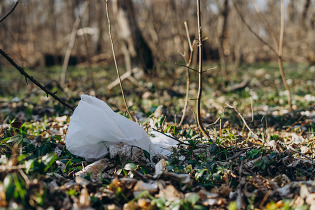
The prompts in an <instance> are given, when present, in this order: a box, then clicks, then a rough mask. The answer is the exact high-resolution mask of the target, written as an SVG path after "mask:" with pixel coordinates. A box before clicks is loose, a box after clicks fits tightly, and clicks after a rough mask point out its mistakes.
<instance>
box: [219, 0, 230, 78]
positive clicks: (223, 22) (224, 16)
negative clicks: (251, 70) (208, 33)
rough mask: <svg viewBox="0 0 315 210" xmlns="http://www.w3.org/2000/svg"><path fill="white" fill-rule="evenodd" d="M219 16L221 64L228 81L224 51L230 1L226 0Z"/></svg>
mask: <svg viewBox="0 0 315 210" xmlns="http://www.w3.org/2000/svg"><path fill="white" fill-rule="evenodd" d="M220 13H221V14H220V17H219V23H218V32H219V33H218V39H219V54H220V64H221V71H222V75H223V78H224V79H225V80H226V81H227V80H228V78H227V74H228V70H227V62H226V56H225V53H224V45H225V39H226V35H227V29H228V27H227V23H228V22H227V21H228V16H229V1H228V0H224V3H223V8H222V9H221V12H220Z"/></svg>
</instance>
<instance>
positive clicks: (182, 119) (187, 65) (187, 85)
mask: <svg viewBox="0 0 315 210" xmlns="http://www.w3.org/2000/svg"><path fill="white" fill-rule="evenodd" d="M184 25H185V29H186V35H187V39H188V43H189V49H190V55H189V61H188V62H187V60H186V58H185V57H184V59H185V63H186V75H187V84H186V98H185V105H184V109H183V116H182V118H181V120H180V122H179V126H181V125H182V123H183V121H184V118H185V115H186V110H187V105H188V99H189V80H190V79H189V66H190V64H191V60H192V55H193V51H194V44H195V40H194V41H193V44H191V41H190V37H189V31H188V26H187V22H186V21H185V22H184Z"/></svg>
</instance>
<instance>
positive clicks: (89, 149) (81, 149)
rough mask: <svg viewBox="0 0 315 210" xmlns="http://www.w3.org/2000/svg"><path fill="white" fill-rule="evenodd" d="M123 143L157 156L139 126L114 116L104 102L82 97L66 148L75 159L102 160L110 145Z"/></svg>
mask: <svg viewBox="0 0 315 210" xmlns="http://www.w3.org/2000/svg"><path fill="white" fill-rule="evenodd" d="M120 143H123V144H127V145H131V146H137V147H140V148H141V149H144V150H146V151H147V152H149V153H150V155H151V157H153V156H154V155H156V154H157V150H156V146H155V145H154V144H153V143H152V142H151V140H150V138H149V136H148V135H147V134H146V132H145V131H144V130H143V129H142V128H141V127H140V126H139V125H138V124H137V123H136V122H133V121H131V120H129V119H127V118H125V117H124V116H122V115H120V114H118V113H115V112H114V111H113V110H112V109H111V108H110V107H109V106H108V105H107V104H106V103H105V102H104V101H102V100H100V99H97V98H95V97H92V96H88V95H82V96H81V101H80V102H79V104H78V106H77V108H76V109H75V111H74V113H73V115H72V117H71V119H70V123H69V128H68V131H67V136H66V147H67V149H68V150H69V151H70V152H71V153H72V154H74V155H77V156H80V157H84V158H86V159H100V158H102V157H104V156H105V155H107V154H108V147H109V146H110V145H118V144H120Z"/></svg>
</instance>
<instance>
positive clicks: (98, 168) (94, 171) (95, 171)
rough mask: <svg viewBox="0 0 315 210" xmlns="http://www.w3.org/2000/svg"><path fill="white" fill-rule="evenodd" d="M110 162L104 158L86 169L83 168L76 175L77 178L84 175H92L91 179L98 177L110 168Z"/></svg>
mask: <svg viewBox="0 0 315 210" xmlns="http://www.w3.org/2000/svg"><path fill="white" fill-rule="evenodd" d="M108 163H109V160H108V159H106V158H104V159H100V160H98V161H96V162H94V163H92V164H90V165H88V166H86V167H85V168H83V169H82V170H81V171H79V172H77V173H75V175H76V176H81V175H83V174H91V177H92V176H94V177H96V176H98V175H99V174H100V173H101V172H102V171H104V170H105V169H106V168H107V167H108Z"/></svg>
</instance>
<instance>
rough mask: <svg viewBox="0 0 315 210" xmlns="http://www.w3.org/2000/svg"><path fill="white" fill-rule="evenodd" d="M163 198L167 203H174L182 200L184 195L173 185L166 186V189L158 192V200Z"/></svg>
mask: <svg viewBox="0 0 315 210" xmlns="http://www.w3.org/2000/svg"><path fill="white" fill-rule="evenodd" d="M162 196H165V198H166V200H168V201H175V200H178V199H182V198H183V197H184V194H183V193H181V192H179V191H178V190H177V189H176V188H175V187H174V186H173V185H168V186H167V187H166V188H164V189H162V190H160V192H159V194H158V195H157V197H158V198H160V197H162Z"/></svg>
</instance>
